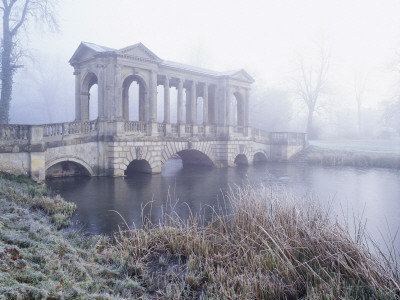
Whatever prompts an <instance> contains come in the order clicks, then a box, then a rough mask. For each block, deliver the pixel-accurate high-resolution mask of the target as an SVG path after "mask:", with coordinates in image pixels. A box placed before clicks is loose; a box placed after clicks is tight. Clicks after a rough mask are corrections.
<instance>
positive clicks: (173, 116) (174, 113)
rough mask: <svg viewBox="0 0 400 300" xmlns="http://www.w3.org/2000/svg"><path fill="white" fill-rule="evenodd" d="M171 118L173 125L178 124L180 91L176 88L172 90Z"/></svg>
mask: <svg viewBox="0 0 400 300" xmlns="http://www.w3.org/2000/svg"><path fill="white" fill-rule="evenodd" d="M170 93H171V94H170V101H171V102H170V114H171V115H170V116H171V117H170V118H171V123H174V124H176V123H178V89H177V88H176V87H175V88H174V87H171V88H170Z"/></svg>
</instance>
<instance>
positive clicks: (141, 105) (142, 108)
mask: <svg viewBox="0 0 400 300" xmlns="http://www.w3.org/2000/svg"><path fill="white" fill-rule="evenodd" d="M133 82H137V84H138V85H139V99H138V117H137V120H136V121H141V122H144V121H147V119H148V112H147V111H146V101H147V93H148V87H147V83H146V80H145V79H144V78H143V77H142V76H141V75H139V74H127V75H126V76H124V78H123V80H122V115H123V118H124V120H126V121H129V119H130V118H129V110H130V108H129V106H130V104H132V103H131V102H132V101H129V88H130V87H131V84H132V83H133Z"/></svg>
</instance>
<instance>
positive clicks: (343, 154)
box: [291, 146, 400, 169]
mask: <svg viewBox="0 0 400 300" xmlns="http://www.w3.org/2000/svg"><path fill="white" fill-rule="evenodd" d="M291 161H292V162H305V163H308V164H312V165H322V166H334V167H345V166H349V167H362V168H390V169H400V154H392V153H375V152H366V151H358V152H355V151H346V150H337V149H323V148H319V147H316V146H310V147H309V148H307V149H306V150H303V151H302V152H300V153H298V154H296V155H295V156H293V157H292V158H291Z"/></svg>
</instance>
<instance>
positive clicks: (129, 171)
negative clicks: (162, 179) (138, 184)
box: [124, 159, 152, 176]
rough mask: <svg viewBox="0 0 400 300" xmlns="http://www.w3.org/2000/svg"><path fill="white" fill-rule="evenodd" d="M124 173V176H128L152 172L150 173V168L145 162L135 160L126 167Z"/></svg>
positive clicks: (143, 160)
mask: <svg viewBox="0 0 400 300" xmlns="http://www.w3.org/2000/svg"><path fill="white" fill-rule="evenodd" d="M124 173H125V175H126V176H130V175H133V174H135V173H147V174H151V173H152V172H151V166H150V164H149V162H148V161H147V160H145V159H135V160H133V161H132V162H131V163H130V164H129V165H128V167H127V168H126V170H125V172H124Z"/></svg>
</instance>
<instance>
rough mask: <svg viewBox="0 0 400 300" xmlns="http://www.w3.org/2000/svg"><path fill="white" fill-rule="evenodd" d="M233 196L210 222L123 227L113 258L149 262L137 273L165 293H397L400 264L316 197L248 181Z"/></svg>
mask: <svg viewBox="0 0 400 300" xmlns="http://www.w3.org/2000/svg"><path fill="white" fill-rule="evenodd" d="M229 203H230V205H232V209H233V213H232V215H229V216H221V215H218V214H215V215H214V216H213V219H212V221H211V222H209V223H207V224H205V225H199V222H197V220H195V219H190V220H187V221H183V220H180V219H179V218H178V217H171V216H169V217H167V218H165V220H164V222H163V223H162V224H160V225H159V226H153V225H151V224H149V225H147V226H146V227H145V228H144V229H141V230H137V229H133V230H129V231H124V232H120V233H119V234H118V235H117V236H116V244H115V246H114V247H113V248H112V250H111V253H112V254H111V253H110V255H109V257H110V261H111V262H112V263H113V264H118V265H120V266H124V268H126V269H131V268H132V270H137V266H138V265H140V266H147V268H146V267H144V268H143V267H142V269H144V270H142V269H141V271H140V272H139V273H140V274H141V276H143V278H144V279H145V281H144V282H145V283H146V285H147V286H152V284H153V285H154V289H156V290H157V293H158V294H159V295H160V296H161V297H162V298H165V299H192V298H196V299H197V298H198V299H399V295H400V294H399V284H400V281H399V277H398V275H399V273H398V269H397V267H396V266H397V265H396V264H393V262H387V263H386V264H385V263H384V261H385V260H383V259H380V258H378V257H377V256H374V255H372V254H371V252H370V250H369V248H368V247H367V243H366V240H365V238H366V236H365V235H364V232H362V230H360V231H359V232H358V234H357V236H358V240H357V242H355V241H354V240H353V239H352V237H351V235H350V234H349V232H348V230H347V229H346V228H347V227H346V226H344V225H341V224H340V223H339V222H338V221H337V220H332V219H331V217H330V216H329V213H328V212H327V211H326V210H324V209H323V208H322V207H320V206H318V205H316V203H314V202H312V201H310V202H307V203H299V202H298V200H297V199H292V198H290V197H285V198H276V197H274V196H273V195H270V193H269V192H268V191H267V190H265V188H260V189H254V188H251V187H247V188H241V189H239V190H238V191H236V192H235V193H231V194H230V195H229ZM115 252H117V253H118V255H116V254H115ZM133 273H135V274H138V272H137V271H133ZM143 274H145V275H143ZM149 278H152V279H153V282H152V283H150V282H147V281H146V280H148V279H149Z"/></svg>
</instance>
